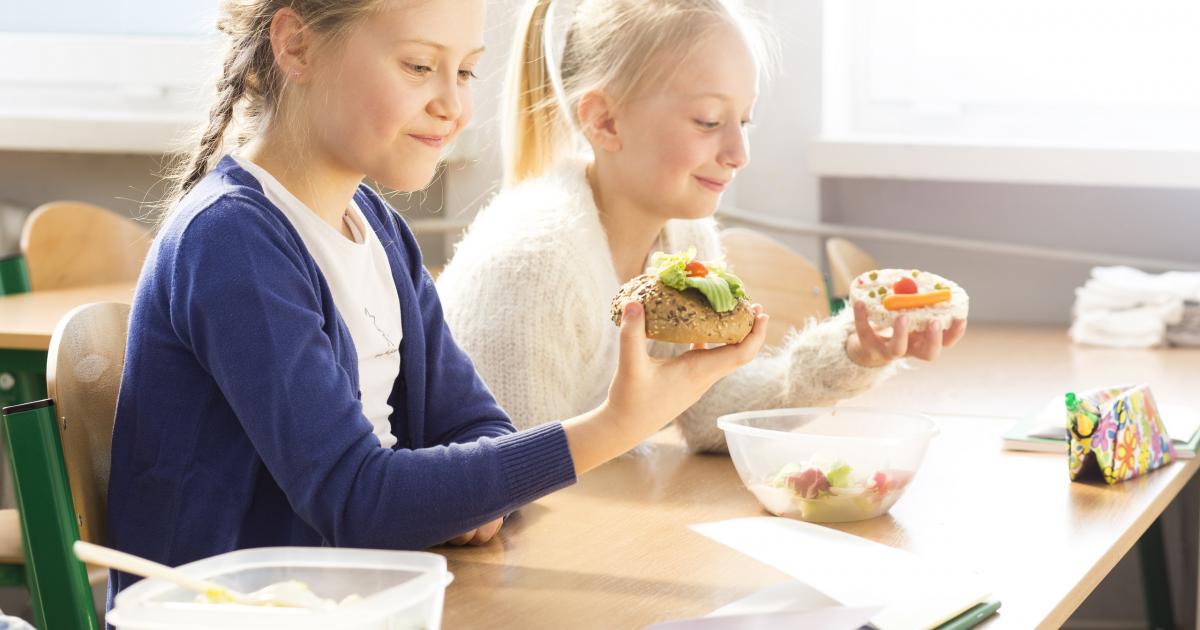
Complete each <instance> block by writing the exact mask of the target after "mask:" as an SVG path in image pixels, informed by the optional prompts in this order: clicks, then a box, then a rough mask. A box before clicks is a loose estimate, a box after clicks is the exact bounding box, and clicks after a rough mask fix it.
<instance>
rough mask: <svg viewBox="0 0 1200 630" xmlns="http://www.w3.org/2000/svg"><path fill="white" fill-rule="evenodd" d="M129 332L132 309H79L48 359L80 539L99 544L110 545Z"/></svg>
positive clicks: (107, 305)
mask: <svg viewBox="0 0 1200 630" xmlns="http://www.w3.org/2000/svg"><path fill="white" fill-rule="evenodd" d="M128 330H129V305H128V304H118V303H116V302H99V303H95V304H86V305H84V306H80V307H78V308H76V309H74V310H72V311H71V312H70V313H67V314H66V315H65V316H63V319H62V321H60V322H59V323H58V327H57V328H56V329H55V330H54V336H53V337H52V338H51V340H50V350H49V352H48V354H47V359H46V390H47V391H48V392H49V394H50V399H51V400H53V401H54V407H55V410H56V411H57V416H58V422H57V424H58V433H59V439H61V440H62V450H63V457H64V459H65V460H66V465H67V476H68V478H69V479H70V482H71V499H72V503H74V505H75V512H76V517H77V518H78V522H79V535H80V538H81V539H82V540H85V541H87V542H92V543H97V544H105V543H106V541H107V540H108V536H107V522H108V519H107V513H106V510H105V505H106V498H107V496H108V472H109V455H110V453H111V452H112V432H113V418H114V417H115V415H116V409H117V391H118V389H120V386H121V372H122V370H123V369H124V367H125V338H126V335H127V334H128Z"/></svg>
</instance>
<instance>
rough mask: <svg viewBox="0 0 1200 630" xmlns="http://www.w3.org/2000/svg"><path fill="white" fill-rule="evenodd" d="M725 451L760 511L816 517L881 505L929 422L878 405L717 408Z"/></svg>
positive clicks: (874, 511) (930, 432)
mask: <svg viewBox="0 0 1200 630" xmlns="http://www.w3.org/2000/svg"><path fill="white" fill-rule="evenodd" d="M717 426H718V427H720V428H721V430H722V431H724V432H725V441H726V443H727V444H728V445H729V454H730V456H731V457H732V458H733V463H734V466H736V467H737V471H738V475H740V476H741V478H742V482H743V483H745V484H746V488H748V489H749V490H750V492H752V493H753V494H754V496H755V497H756V498H757V499H758V501H759V503H761V504H762V506H763V507H764V508H766V509H767V511H768V512H771V513H772V514H775V515H777V516H786V517H789V518H796V519H800V520H803V521H810V522H816V523H838V522H846V521H858V520H863V519H868V518H873V517H876V516H879V515H880V514H883V513H884V512H887V511H888V509H889V508H891V507H892V504H894V503H895V502H896V500H897V499H899V498H900V495H902V494H903V493H904V490H905V489H906V488H907V487H908V484H909V482H910V481H911V480H912V477H913V475H915V474H916V472H917V469H918V468H919V467H920V466H921V460H922V459H923V458H924V457H925V449H926V447H928V445H929V440H930V439H931V438H933V436H935V435H937V433H938V429H937V425H936V424H935V423H934V421H933V419H932V418H930V417H929V416H926V415H923V414H919V413H905V412H900V411H890V410H886V409H867V408H855V407H810V408H803V409H774V410H770V411H747V412H742V413H734V414H729V415H725V416H721V417H720V418H718V419H717Z"/></svg>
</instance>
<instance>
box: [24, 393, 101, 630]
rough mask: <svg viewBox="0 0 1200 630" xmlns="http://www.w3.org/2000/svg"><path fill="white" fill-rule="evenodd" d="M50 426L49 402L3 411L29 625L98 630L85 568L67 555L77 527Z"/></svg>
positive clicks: (60, 453) (52, 424)
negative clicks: (29, 606)
mask: <svg viewBox="0 0 1200 630" xmlns="http://www.w3.org/2000/svg"><path fill="white" fill-rule="evenodd" d="M55 422H56V420H55V411H54V403H53V401H50V400H38V401H35V402H30V403H24V404H20V405H15V406H11V407H5V408H4V420H3V424H4V438H5V443H6V445H7V448H8V457H9V462H10V463H11V465H12V472H13V480H14V482H15V483H14V485H15V486H16V494H17V510H18V512H19V513H20V521H21V534H22V544H23V545H24V548H25V569H24V572H25V575H26V577H27V578H28V585H29V594H30V600H31V604H32V607H33V616H34V625H36V626H37V627H38V628H40V629H41V630H99V628H100V623H99V619H98V618H97V616H96V609H95V602H94V601H93V600H92V587H91V585H90V584H89V583H88V572H87V567H86V566H85V565H84V564H83V563H82V562H80V561H79V560H78V559H77V558H75V553H74V551H73V550H72V545H74V544H75V541H76V540H79V526H78V522H77V520H76V514H75V505H74V503H72V501H71V486H70V483H69V482H68V480H67V468H66V464H65V463H64V459H63V450H62V442H61V441H60V439H59V435H58V427H57V426H56V424H55Z"/></svg>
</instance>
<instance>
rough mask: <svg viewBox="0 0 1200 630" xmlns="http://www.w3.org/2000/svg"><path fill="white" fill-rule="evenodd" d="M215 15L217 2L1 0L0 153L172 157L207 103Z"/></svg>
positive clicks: (212, 73) (214, 57) (213, 67)
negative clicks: (143, 153)
mask: <svg viewBox="0 0 1200 630" xmlns="http://www.w3.org/2000/svg"><path fill="white" fill-rule="evenodd" d="M216 11H217V3H216V0H172V1H171V2H162V1H161V0H110V1H105V2H94V1H89V0H45V1H40V2H36V3H35V2H25V1H22V0H0V59H4V60H5V62H4V63H0V148H7V149H44V150H68V151H72V150H84V151H88V150H93V151H147V152H158V151H163V150H167V149H169V148H171V147H172V146H174V143H176V142H177V141H178V140H179V138H180V137H181V136H182V135H183V133H184V131H186V129H188V128H189V127H191V126H193V125H195V124H196V123H197V122H198V121H200V120H202V118H203V115H204V111H205V107H206V106H207V102H208V100H209V98H210V94H209V90H210V89H211V87H210V86H211V84H212V82H213V78H214V76H215V72H216V66H217V64H218V63H219V59H218V56H217V54H216V50H217V41H216V37H215V34H216V30H215V20H216Z"/></svg>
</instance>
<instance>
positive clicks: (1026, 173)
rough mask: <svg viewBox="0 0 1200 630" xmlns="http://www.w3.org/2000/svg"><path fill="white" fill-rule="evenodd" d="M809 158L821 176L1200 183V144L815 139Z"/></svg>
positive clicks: (1176, 185)
mask: <svg viewBox="0 0 1200 630" xmlns="http://www.w3.org/2000/svg"><path fill="white" fill-rule="evenodd" d="M808 162H809V168H810V170H811V171H812V172H813V174H815V175H817V176H820V177H870V178H885V179H916V180H941V181H971V182H1001V183H1023V184H1067V185H1085V186H1128V187H1150V188H1200V149H1194V150H1186V149H1130V148H1119V147H1068V146H1050V145H1046V146H1032V145H1028V144H1023V145H1017V144H1011V145H1006V144H1003V143H951V142H944V141H923V140H909V139H893V138H859V137H828V138H821V139H818V140H816V141H814V142H812V143H811V144H810V145H809V152H808Z"/></svg>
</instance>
